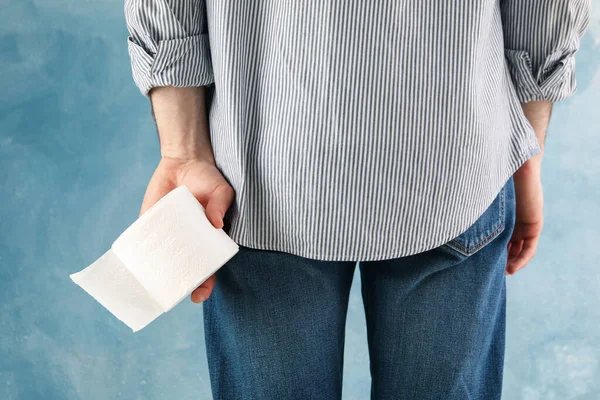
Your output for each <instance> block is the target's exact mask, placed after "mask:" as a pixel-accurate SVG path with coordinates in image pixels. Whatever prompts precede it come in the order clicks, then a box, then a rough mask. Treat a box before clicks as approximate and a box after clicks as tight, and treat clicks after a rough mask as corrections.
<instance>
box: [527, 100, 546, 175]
mask: <svg viewBox="0 0 600 400" xmlns="http://www.w3.org/2000/svg"><path fill="white" fill-rule="evenodd" d="M552 106H553V103H552V102H551V101H531V102H528V103H521V107H522V108H523V113H524V114H525V117H526V118H527V119H528V120H529V123H530V124H531V126H532V127H533V129H534V131H535V135H536V136H537V139H538V143H539V145H540V148H541V149H542V151H541V153H539V154H536V155H535V156H533V157H531V158H530V159H529V160H527V161H526V162H525V164H524V165H523V167H522V170H523V171H532V170H533V171H536V172H539V170H540V168H541V163H542V157H543V154H544V145H545V142H546V132H547V130H548V125H549V124H550V117H551V116H552ZM523 171H521V172H523Z"/></svg>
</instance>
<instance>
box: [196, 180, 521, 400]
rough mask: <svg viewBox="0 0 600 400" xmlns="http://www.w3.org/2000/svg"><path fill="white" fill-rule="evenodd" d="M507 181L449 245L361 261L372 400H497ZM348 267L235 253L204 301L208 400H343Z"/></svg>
mask: <svg viewBox="0 0 600 400" xmlns="http://www.w3.org/2000/svg"><path fill="white" fill-rule="evenodd" d="M514 210H515V194H514V183H513V178H512V177H511V178H510V179H509V180H508V181H507V182H506V185H505V186H504V187H503V188H502V190H501V191H500V192H499V194H498V196H497V197H496V199H495V200H494V202H493V203H492V204H491V206H490V207H489V208H488V209H487V210H486V211H485V212H484V214H483V215H482V216H481V217H480V218H479V219H478V220H477V221H476V222H475V223H474V224H473V225H472V226H471V227H469V228H468V229H467V230H466V231H465V232H463V233H462V234H461V235H459V236H458V237H456V238H455V239H453V240H451V241H449V242H448V243H446V244H444V245H442V246H440V247H438V248H435V249H432V250H429V251H426V252H423V253H420V254H415V255H412V256H408V257H402V258H397V259H391V260H385V261H371V262H360V263H358V267H359V268H360V276H361V290H362V300H363V303H364V309H365V314H366V321H367V335H368V345H369V356H370V373H371V377H372V385H371V398H372V399H382V400H383V399H418V400H427V399H436V400H439V399H444V400H451V399H460V400H465V399H485V400H493V399H499V398H500V395H501V389H502V373H503V363H504V339H505V304H506V298H505V295H506V292H505V275H504V270H505V266H506V260H507V245H508V242H509V239H510V236H511V234H512V230H513V228H514V220H515V211H514ZM355 267H356V263H354V262H346V261H343V262H335V261H318V260H312V259H307V258H302V257H298V256H295V255H291V254H287V253H283V252H276V251H265V250H256V249H251V248H247V247H240V251H239V253H238V254H236V256H234V257H233V258H232V259H231V260H230V261H229V262H228V263H227V264H226V265H225V266H224V267H223V268H221V269H220V270H219V271H218V272H217V281H216V286H215V288H214V291H213V293H212V295H211V297H210V298H209V299H208V300H207V301H206V302H205V303H204V323H205V337H206V348H207V355H208V364H209V372H210V379H211V387H212V393H213V396H214V398H215V399H226V400H229V399H235V400H240V399H269V400H270V399H274V400H275V399H276V400H294V399H301V400H308V399H325V400H331V399H339V398H341V391H342V367H343V354H344V329H345V323H346V312H347V306H348V297H349V293H350V286H351V284H352V277H353V274H354V269H355Z"/></svg>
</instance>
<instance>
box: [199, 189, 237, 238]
mask: <svg viewBox="0 0 600 400" xmlns="http://www.w3.org/2000/svg"><path fill="white" fill-rule="evenodd" d="M234 196H235V194H234V191H233V188H232V187H231V186H229V185H228V184H223V185H220V186H218V187H217V188H216V189H215V190H214V191H213V192H212V193H211V195H210V197H209V199H208V204H207V205H206V217H207V218H208V220H209V221H210V223H211V224H213V226H214V227H215V228H217V229H221V228H222V227H223V217H224V216H225V213H226V212H227V210H228V209H229V206H230V205H231V203H232V202H233V198H234Z"/></svg>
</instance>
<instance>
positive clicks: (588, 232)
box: [0, 0, 600, 400]
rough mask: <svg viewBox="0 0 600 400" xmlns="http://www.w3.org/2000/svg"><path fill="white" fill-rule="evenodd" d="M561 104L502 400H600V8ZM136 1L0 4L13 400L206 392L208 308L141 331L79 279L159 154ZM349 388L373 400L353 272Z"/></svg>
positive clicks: (1, 313)
mask: <svg viewBox="0 0 600 400" xmlns="http://www.w3.org/2000/svg"><path fill="white" fill-rule="evenodd" d="M593 3H594V6H597V7H595V10H594V17H593V21H592V23H591V27H590V29H589V31H588V33H587V35H586V36H585V38H584V39H583V42H582V48H581V51H580V53H579V56H578V59H577V74H578V75H577V76H578V85H579V90H578V93H577V95H576V96H575V97H573V98H571V99H569V100H567V101H564V102H561V103H559V104H557V105H556V107H555V111H554V117H553V121H552V124H551V127H550V130H549V133H548V139H547V142H546V155H545V158H544V167H543V179H544V180H543V182H544V188H545V200H546V205H545V216H546V222H545V226H544V232H543V236H542V239H541V242H540V245H539V250H538V255H537V256H536V258H535V259H534V261H533V262H532V263H530V265H529V266H528V267H527V268H526V269H525V270H524V271H522V272H519V273H518V274H517V275H515V276H513V277H509V279H508V281H509V282H508V290H509V301H508V332H507V340H508V343H507V355H506V368H505V398H506V399H525V400H538V399H540V400H541V399H543V400H552V399H560V400H568V399H578V400H583V399H590V400H591V399H599V398H600V346H599V345H598V343H600V294H599V289H600V272H599V268H600V245H599V243H600V232H599V228H598V227H599V226H600V212H599V211H600V207H599V206H600V156H599V154H600V141H599V140H598V139H599V135H598V133H599V128H598V127H599V126H600V0H593ZM122 7H123V3H122V1H117V0H105V1H89V0H88V1H85V0H51V1H48V0H45V1H42V0H19V1H12V2H9V1H3V2H2V6H1V7H0V10H1V11H0V12H1V15H2V23H1V24H0V72H1V75H0V76H1V78H0V93H1V95H0V187H1V188H2V197H1V199H2V200H1V206H0V333H1V335H0V399H6V400H10V399H27V400H34V399H128V400H133V399H209V398H210V389H209V381H208V371H207V365H206V358H205V348H204V337H203V330H202V311H201V307H200V306H197V305H194V304H192V303H191V302H189V301H184V302H183V303H182V304H180V305H179V306H178V307H177V308H175V309H174V310H173V311H172V312H169V313H168V314H166V315H163V316H161V317H160V318H159V319H158V320H157V321H155V322H153V323H152V325H151V326H150V327H148V328H147V329H145V330H143V331H141V332H140V333H137V334H135V335H134V334H132V333H131V331H130V330H129V329H128V328H127V327H126V326H125V325H124V324H122V323H121V322H119V321H118V320H116V319H115V318H114V317H113V316H112V315H111V314H109V313H108V311H106V310H104V309H103V308H102V307H101V306H99V304H97V303H96V302H95V301H94V300H93V299H92V298H90V297H89V296H88V295H87V294H86V293H85V292H83V291H82V290H81V289H79V288H78V287H77V286H75V285H74V284H73V283H72V282H71V280H70V279H69V278H68V274H69V273H72V272H75V271H78V270H80V269H81V268H83V267H84V266H86V265H88V264H89V263H90V262H91V261H93V260H95V259H96V258H97V257H98V256H100V255H101V254H102V253H103V252H104V251H105V250H106V249H108V247H109V246H110V244H111V243H112V241H113V240H114V239H115V238H116V237H117V235H118V234H119V233H120V232H121V231H122V230H123V229H125V228H126V227H127V226H128V225H129V224H130V223H131V222H133V220H135V218H136V217H137V213H138V210H139V206H140V204H141V200H142V196H143V193H144V190H145V185H146V183H147V182H148V180H149V178H150V176H151V174H152V172H153V169H154V167H155V166H156V164H157V162H158V157H159V151H158V143H157V138H156V132H155V128H154V124H153V122H152V120H151V116H150V111H149V105H148V102H147V100H146V99H144V98H143V97H142V96H141V94H140V93H139V92H138V90H137V88H136V87H135V86H134V84H133V80H132V78H131V70H130V65H129V58H128V54H127V46H126V35H127V32H126V27H125V22H124V17H123V11H122ZM356 278H357V279H356V280H355V285H354V287H353V290H352V298H351V304H350V311H349V316H348V331H347V347H346V366H345V383H344V395H345V398H346V399H366V398H368V392H369V384H370V379H369V375H368V358H367V347H366V334H365V328H364V317H363V312H362V305H361V302H360V296H359V280H358V276H357V277H356Z"/></svg>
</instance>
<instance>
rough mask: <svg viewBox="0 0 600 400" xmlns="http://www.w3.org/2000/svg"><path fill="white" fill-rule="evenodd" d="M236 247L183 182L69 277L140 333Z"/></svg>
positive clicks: (185, 295)
mask: <svg viewBox="0 0 600 400" xmlns="http://www.w3.org/2000/svg"><path fill="white" fill-rule="evenodd" d="M238 250H239V247H238V245H237V244H236V243H235V242H234V241H233V240H231V238H229V236H227V234H226V233H225V232H224V231H223V230H222V229H216V228H215V227H214V226H213V225H212V224H211V223H210V221H209V220H208V219H207V218H206V214H205V212H204V208H203V207H202V205H201V204H200V203H199V202H198V201H197V200H196V198H195V197H194V196H193V195H192V193H191V192H190V191H189V190H188V189H187V187H185V186H179V187H178V188H177V189H175V190H173V191H171V192H170V193H168V194H167V195H166V196H164V197H163V198H162V199H160V200H159V201H158V202H157V203H156V204H155V205H154V206H152V207H151V208H150V209H148V210H147V211H146V212H145V213H144V214H142V215H141V216H140V217H139V218H138V219H137V220H136V221H135V222H134V223H133V224H132V225H131V226H129V227H128V228H127V229H126V230H125V231H124V232H123V233H122V234H121V235H120V236H119V237H118V238H117V240H116V241H115V242H114V243H113V245H112V247H111V250H109V251H108V252H106V253H105V254H104V255H103V256H102V257H100V258H99V259H98V260H96V261H95V262H94V263H93V264H91V265H90V266H89V267H87V268H85V269H83V270H82V271H80V272H77V273H75V274H72V275H70V277H71V279H72V280H73V281H74V282H75V283H76V284H78V285H79V286H81V287H82V288H83V289H84V290H85V291H86V292H88V293H89V294H90V295H91V296H92V297H94V298H95V299H96V300H97V301H98V302H99V303H100V304H102V305H103V306H104V307H106V309H108V310H109V311H110V312H111V313H112V314H113V315H115V317H117V318H118V319H120V320H121V321H123V322H124V323H126V324H127V325H128V326H129V327H130V328H131V329H133V331H134V332H137V331H139V330H140V329H142V328H143V327H145V326H146V325H148V324H149V323H150V322H152V321H153V320H154V319H155V318H156V317H158V316H159V315H160V314H162V313H163V312H167V311H169V310H171V309H172V308H173V307H174V306H175V305H177V304H178V303H179V302H180V301H181V300H183V299H184V298H186V297H187V296H189V295H190V293H191V292H192V291H193V290H194V289H196V288H197V287H198V286H200V285H201V284H202V283H203V282H204V281H205V280H206V279H208V278H209V277H210V276H211V275H212V274H213V273H215V272H216V271H217V270H218V269H219V268H220V267H222V266H223V265H224V264H225V263H226V262H227V261H229V259H230V258H232V257H233V256H234V255H235V254H236V253H237V252H238Z"/></svg>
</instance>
